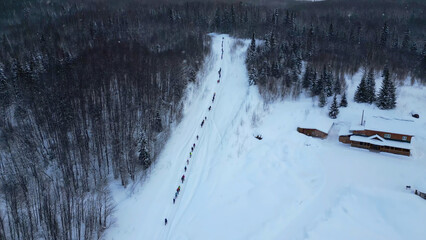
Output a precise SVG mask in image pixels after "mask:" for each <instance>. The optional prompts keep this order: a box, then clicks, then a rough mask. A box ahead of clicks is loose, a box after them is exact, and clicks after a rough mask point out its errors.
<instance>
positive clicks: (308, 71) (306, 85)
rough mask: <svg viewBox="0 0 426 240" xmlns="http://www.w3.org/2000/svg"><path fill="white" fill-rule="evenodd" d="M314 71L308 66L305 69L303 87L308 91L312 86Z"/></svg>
mask: <svg viewBox="0 0 426 240" xmlns="http://www.w3.org/2000/svg"><path fill="white" fill-rule="evenodd" d="M311 76H312V70H311V66H309V65H307V66H306V69H305V73H304V74H303V81H302V87H303V88H304V89H308V88H310V87H311V84H312V78H311Z"/></svg>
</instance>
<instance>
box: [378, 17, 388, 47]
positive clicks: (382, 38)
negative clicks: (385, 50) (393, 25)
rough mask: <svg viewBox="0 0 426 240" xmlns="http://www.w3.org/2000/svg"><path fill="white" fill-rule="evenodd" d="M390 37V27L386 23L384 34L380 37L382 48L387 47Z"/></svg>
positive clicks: (383, 29)
mask: <svg viewBox="0 0 426 240" xmlns="http://www.w3.org/2000/svg"><path fill="white" fill-rule="evenodd" d="M388 35H389V27H388V24H387V23H386V22H385V24H384V26H383V28H382V34H381V36H380V46H382V47H386V43H387V41H388Z"/></svg>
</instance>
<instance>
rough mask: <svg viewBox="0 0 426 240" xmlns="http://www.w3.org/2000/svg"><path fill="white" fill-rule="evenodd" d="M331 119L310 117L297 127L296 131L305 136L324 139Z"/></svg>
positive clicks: (330, 124)
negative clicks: (310, 118)
mask: <svg viewBox="0 0 426 240" xmlns="http://www.w3.org/2000/svg"><path fill="white" fill-rule="evenodd" d="M331 126H333V121H331V120H330V119H315V120H314V119H312V120H309V121H305V122H303V123H302V124H300V126H299V127H297V131H298V132H300V133H303V134H305V135H307V136H311V137H317V138H322V139H325V138H327V136H328V133H329V132H330V129H331Z"/></svg>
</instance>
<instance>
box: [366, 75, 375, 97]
mask: <svg viewBox="0 0 426 240" xmlns="http://www.w3.org/2000/svg"><path fill="white" fill-rule="evenodd" d="M366 85H367V91H366V97H367V102H368V103H370V104H371V103H373V102H374V101H376V81H375V80H374V72H373V69H372V68H370V70H369V71H368V74H367V82H366Z"/></svg>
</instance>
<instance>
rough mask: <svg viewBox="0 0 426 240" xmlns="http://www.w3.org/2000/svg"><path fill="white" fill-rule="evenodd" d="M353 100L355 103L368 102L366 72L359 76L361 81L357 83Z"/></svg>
mask: <svg viewBox="0 0 426 240" xmlns="http://www.w3.org/2000/svg"><path fill="white" fill-rule="evenodd" d="M354 100H355V102H357V103H365V102H368V97H367V83H366V74H365V73H364V75H363V76H362V78H361V82H360V83H359V85H358V88H357V89H356V92H355V97H354Z"/></svg>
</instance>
